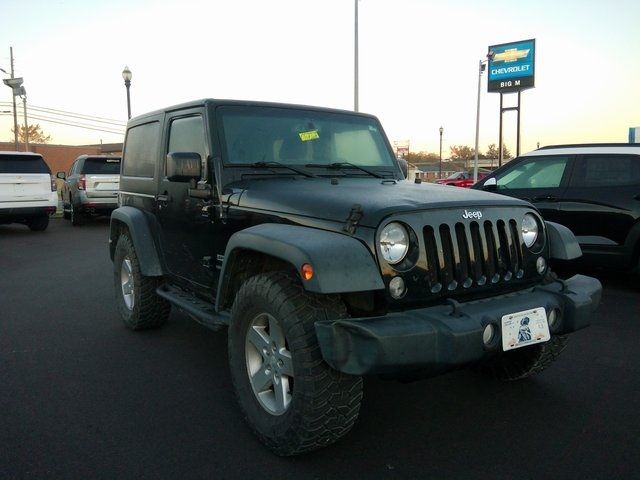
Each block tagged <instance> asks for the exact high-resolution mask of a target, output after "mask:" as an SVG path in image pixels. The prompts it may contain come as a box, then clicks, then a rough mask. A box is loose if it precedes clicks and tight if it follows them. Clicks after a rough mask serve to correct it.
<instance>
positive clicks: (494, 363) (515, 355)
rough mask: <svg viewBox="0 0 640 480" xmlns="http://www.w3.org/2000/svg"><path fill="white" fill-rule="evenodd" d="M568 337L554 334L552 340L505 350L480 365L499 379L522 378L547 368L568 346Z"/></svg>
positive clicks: (482, 369) (483, 370) (485, 371)
mask: <svg viewBox="0 0 640 480" xmlns="http://www.w3.org/2000/svg"><path fill="white" fill-rule="evenodd" d="M567 340H568V338H567V337H566V336H564V335H554V336H552V337H551V340H549V341H548V342H545V343H539V344H537V345H531V346H529V347H522V348H518V349H516V350H511V351H508V352H504V353H502V354H501V355H499V356H497V357H493V358H491V359H489V360H486V361H485V362H483V363H482V364H480V365H479V366H478V370H480V371H481V372H482V373H486V374H489V375H491V376H492V377H494V378H497V379H498V380H503V381H513V380H522V379H523V378H527V377H530V376H531V375H533V374H535V373H539V372H541V371H543V370H544V369H545V368H547V367H548V366H549V365H550V364H551V363H552V362H553V361H554V360H555V359H556V358H558V355H560V354H561V353H562V351H563V350H564V349H565V347H566V346H567Z"/></svg>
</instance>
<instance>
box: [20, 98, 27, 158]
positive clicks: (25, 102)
mask: <svg viewBox="0 0 640 480" xmlns="http://www.w3.org/2000/svg"><path fill="white" fill-rule="evenodd" d="M21 88H22V111H23V113H24V151H25V152H28V151H29V124H28V123H27V91H26V90H25V89H24V87H21Z"/></svg>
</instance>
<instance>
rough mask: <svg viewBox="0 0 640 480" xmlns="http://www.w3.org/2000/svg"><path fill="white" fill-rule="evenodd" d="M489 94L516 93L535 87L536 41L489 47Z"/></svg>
mask: <svg viewBox="0 0 640 480" xmlns="http://www.w3.org/2000/svg"><path fill="white" fill-rule="evenodd" d="M487 57H488V58H489V82H488V91H489V92H501V93H508V92H518V91H520V90H525V89H527V88H533V87H534V86H535V58H536V41H535V39H531V40H522V41H519V42H511V43H503V44H500V45H492V46H490V47H489V53H488V55H487Z"/></svg>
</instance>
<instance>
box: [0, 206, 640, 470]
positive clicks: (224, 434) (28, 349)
mask: <svg viewBox="0 0 640 480" xmlns="http://www.w3.org/2000/svg"><path fill="white" fill-rule="evenodd" d="M107 232H108V220H106V219H104V220H99V221H97V222H94V223H91V224H87V225H85V226H82V227H79V228H73V227H71V225H70V223H69V222H66V221H64V220H61V219H56V220H53V221H52V222H51V225H50V227H49V229H48V230H47V231H46V232H44V233H34V232H31V231H29V230H28V229H27V228H26V227H23V226H19V225H10V226H0V412H1V413H0V415H1V420H0V478H3V479H6V478H221V479H222V478H255V477H261V478H273V479H287V478H292V479H294V478H295V479H328V478H389V479H395V478H437V479H442V478H447V479H450V478H464V479H476V478H478V479H480V478H513V479H516V478H517V479H528V478H536V479H540V478H563V479H564V478H576V479H578V478H580V479H587V478H588V479H594V478H602V479H604V478H637V475H638V473H637V472H638V471H639V470H640V455H638V453H640V436H639V435H638V432H640V414H639V413H638V412H640V348H638V345H639V342H638V339H639V338H640V321H639V313H640V287H639V284H640V281H639V280H638V279H636V278H633V277H631V276H623V275H617V274H611V273H607V274H602V273H598V272H595V275H597V276H598V277H599V278H600V279H601V281H602V282H603V285H604V297H603V302H602V305H601V308H600V311H599V315H598V317H597V319H596V321H595V322H594V324H593V325H592V326H591V327H590V328H588V329H586V330H583V331H580V332H577V333H575V334H573V335H572V336H571V338H570V342H569V345H568V347H567V349H566V350H565V352H564V353H563V355H562V356H561V357H560V358H559V360H558V361H557V362H556V363H555V364H554V365H552V367H550V368H549V369H548V370H546V371H545V372H543V373H542V374H540V375H538V376H536V377H534V378H532V379H529V380H525V381H522V382H516V383H506V384H505V383H500V382H497V381H493V380H489V379H487V378H485V377H483V376H481V375H479V374H477V373H474V372H472V371H459V372H454V373H452V374H448V375H445V376H441V377H438V378H434V379H430V380H423V381H420V382H415V383H410V384H402V383H399V382H389V381H383V380H379V379H377V378H371V379H368V381H366V383H365V396H364V403H363V405H362V410H361V413H360V419H359V421H358V423H357V424H356V426H355V428H354V430H353V431H352V432H351V433H350V434H349V435H348V436H347V437H346V438H345V439H344V440H343V441H341V442H340V443H338V444H336V445H334V446H332V447H329V448H326V449H324V450H322V451H319V452H315V453H312V454H310V455H306V456H302V457H296V458H278V457H276V456H274V455H272V454H271V453H270V452H269V451H267V450H266V449H265V448H264V447H263V446H262V445H261V444H260V443H259V442H258V441H257V440H256V439H255V438H254V437H253V435H252V434H251V433H250V431H249V429H248V428H247V427H246V426H245V425H244V423H243V421H242V419H241V416H240V413H239V410H238V409H237V408H236V403H235V399H234V397H233V392H232V390H231V382H230V379H229V374H228V370H227V363H226V338H225V334H224V332H217V333H216V332H211V331H209V330H207V329H205V328H204V327H201V326H199V325H197V324H196V323H194V322H192V321H190V320H189V319H187V318H186V317H185V316H184V315H182V314H180V313H178V312H175V311H174V312H173V313H172V315H171V318H170V320H169V322H168V324H167V325H166V326H165V327H164V328H163V329H162V330H159V331H153V332H144V333H134V332H131V331H129V330H127V329H126V328H125V327H124V326H123V325H122V324H121V322H120V320H119V319H118V316H117V314H116V311H115V308H114V302H113V296H114V295H113V286H112V266H111V261H110V259H109V256H108V250H107Z"/></svg>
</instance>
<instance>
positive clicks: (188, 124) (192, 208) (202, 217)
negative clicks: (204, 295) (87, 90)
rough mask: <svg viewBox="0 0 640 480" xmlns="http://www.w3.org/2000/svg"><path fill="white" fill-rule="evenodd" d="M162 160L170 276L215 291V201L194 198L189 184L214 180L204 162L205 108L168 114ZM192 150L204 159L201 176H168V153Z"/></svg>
mask: <svg viewBox="0 0 640 480" xmlns="http://www.w3.org/2000/svg"><path fill="white" fill-rule="evenodd" d="M164 139H165V141H164V146H165V149H164V156H163V157H164V163H163V165H162V170H161V172H160V176H159V177H160V178H159V185H158V196H157V199H158V200H157V218H158V223H159V229H160V246H161V251H162V255H163V257H164V262H165V265H166V267H167V268H168V270H169V272H170V274H171V275H174V276H175V277H178V278H179V279H181V280H184V281H187V282H189V283H192V284H195V285H194V286H195V287H196V288H197V287H198V286H200V287H203V288H205V289H206V290H207V291H212V290H211V287H213V286H214V285H215V283H214V282H215V281H216V279H217V273H218V272H217V270H216V268H215V260H216V248H215V246H214V243H215V242H214V232H213V228H214V225H213V222H212V221H211V217H210V214H209V211H210V208H211V207H212V200H206V199H202V198H193V197H190V196H189V189H190V188H196V184H197V183H210V179H209V178H208V174H207V171H208V168H207V165H206V162H207V158H208V155H209V146H208V142H207V141H206V135H205V126H204V115H203V112H202V110H201V109H190V110H182V111H179V112H173V113H172V114H169V116H168V118H167V121H166V122H165V133H164ZM170 152H171V153H177V152H193V153H197V154H198V155H200V158H201V172H202V175H201V178H200V179H199V180H197V181H196V180H191V181H169V180H168V179H167V165H166V162H167V154H168V153H170Z"/></svg>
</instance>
